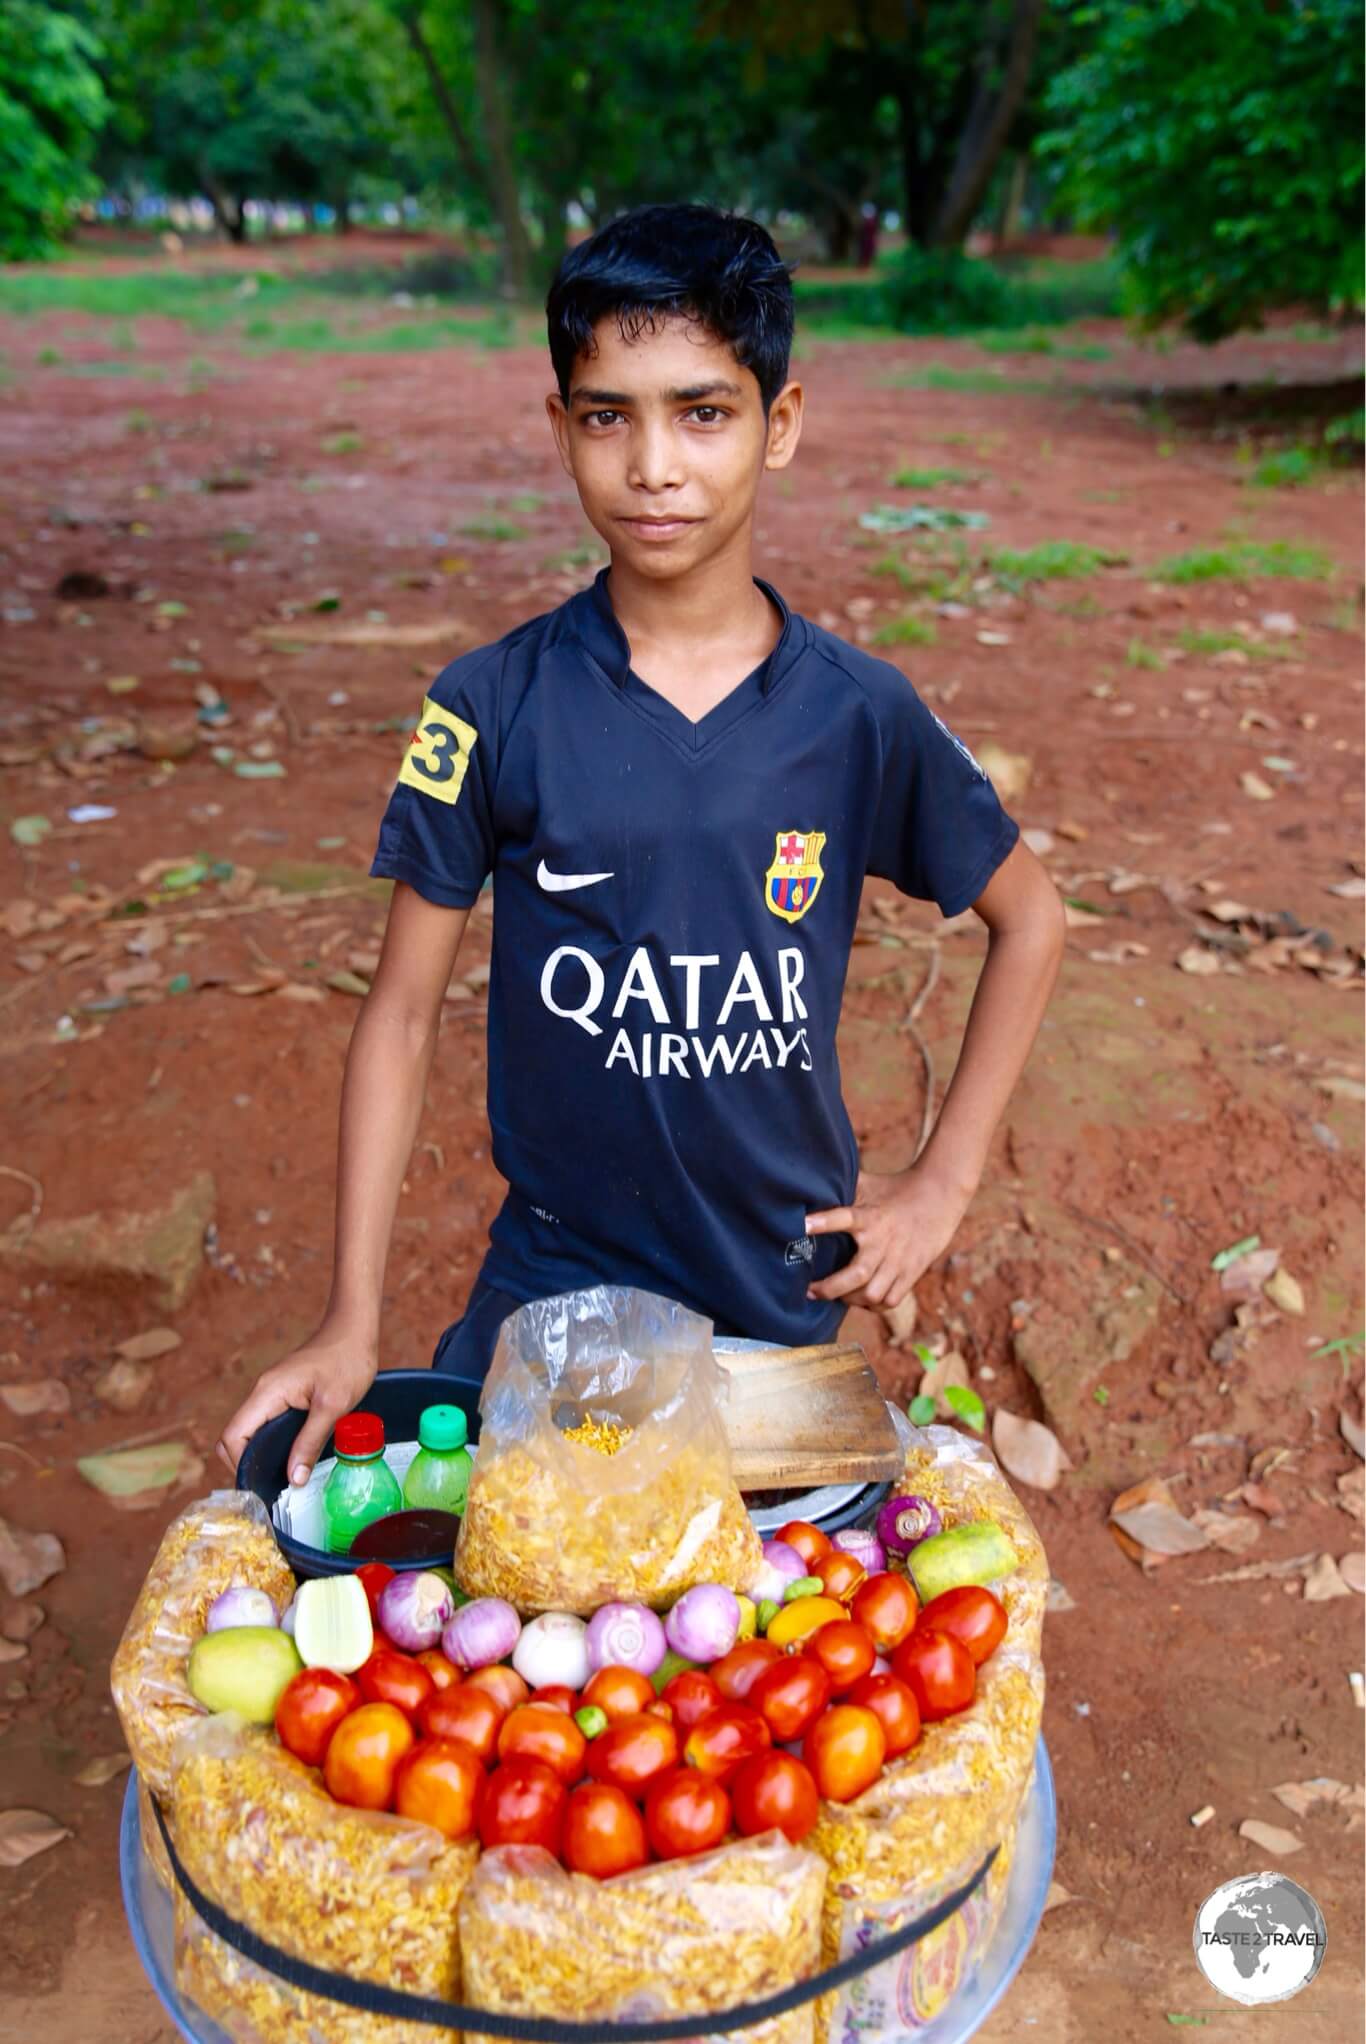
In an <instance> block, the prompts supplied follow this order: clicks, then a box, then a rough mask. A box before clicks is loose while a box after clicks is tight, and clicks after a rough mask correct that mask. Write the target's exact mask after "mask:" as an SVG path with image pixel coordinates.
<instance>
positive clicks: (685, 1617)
mask: <svg viewBox="0 0 1366 2044" xmlns="http://www.w3.org/2000/svg"><path fill="white" fill-rule="evenodd" d="M739 1631H740V1605H739V1600H738V1599H737V1597H736V1595H735V1592H734V1591H733V1590H726V1589H723V1588H722V1586H721V1584H720V1583H697V1584H695V1585H694V1587H693V1588H692V1589H691V1590H685V1591H684V1592H683V1595H682V1596H681V1597H680V1598H679V1600H678V1602H677V1603H676V1604H675V1605H674V1608H673V1610H672V1611H671V1612H670V1613H669V1615H668V1617H667V1618H666V1619H665V1621H664V1637H665V1638H666V1639H667V1641H668V1642H669V1645H670V1646H671V1647H672V1648H673V1650H674V1652H675V1653H676V1654H681V1655H682V1656H683V1658H684V1660H685V1661H698V1662H702V1663H706V1662H709V1661H719V1660H720V1658H721V1656H722V1655H723V1654H728V1653H729V1652H730V1650H731V1648H732V1647H733V1646H734V1645H735V1642H736V1639H737V1637H738V1635H739Z"/></svg>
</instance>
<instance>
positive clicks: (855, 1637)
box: [806, 1618, 877, 1696]
mask: <svg viewBox="0 0 1366 2044" xmlns="http://www.w3.org/2000/svg"><path fill="white" fill-rule="evenodd" d="M806 1651H807V1653H808V1654H810V1656H811V1658H812V1659H813V1660H815V1661H819V1662H820V1664H821V1666H822V1668H824V1670H825V1672H826V1674H827V1675H828V1676H829V1677H830V1687H831V1688H832V1689H833V1690H834V1692H835V1694H836V1696H840V1695H842V1694H843V1692H844V1691H845V1690H846V1689H852V1688H853V1686H854V1684H855V1683H856V1682H861V1681H862V1680H863V1678H864V1676H865V1675H867V1674H869V1673H871V1671H872V1666H873V1663H874V1661H875V1660H876V1659H877V1651H876V1649H875V1647H874V1646H873V1642H872V1641H871V1640H870V1639H869V1637H868V1635H867V1633H866V1632H865V1631H864V1629H863V1627H862V1626H861V1625H856V1624H855V1623H854V1621H853V1619H852V1618H837V1619H835V1620H834V1621H833V1623H832V1624H830V1625H823V1626H822V1627H821V1629H820V1631H819V1632H815V1633H813V1634H812V1635H811V1638H810V1639H809V1640H808V1641H807V1643H806Z"/></svg>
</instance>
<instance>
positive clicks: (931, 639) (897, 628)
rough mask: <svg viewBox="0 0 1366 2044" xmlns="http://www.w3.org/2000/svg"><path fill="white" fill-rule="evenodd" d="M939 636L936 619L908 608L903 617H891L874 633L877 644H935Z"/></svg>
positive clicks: (874, 643) (875, 643)
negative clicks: (918, 614) (920, 615)
mask: <svg viewBox="0 0 1366 2044" xmlns="http://www.w3.org/2000/svg"><path fill="white" fill-rule="evenodd" d="M938 637H939V633H938V631H937V630H936V628H935V622H934V619H933V618H931V617H919V616H917V614H916V612H915V611H913V610H908V611H906V612H905V614H904V615H903V616H901V617H894V618H890V619H889V620H888V621H887V623H886V624H885V625H879V626H878V628H877V630H876V631H875V632H874V633H873V639H872V643H873V645H875V646H933V645H934V644H935V642H936V641H937V639H938Z"/></svg>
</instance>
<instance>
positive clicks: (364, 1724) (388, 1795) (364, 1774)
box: [323, 1703, 415, 1810]
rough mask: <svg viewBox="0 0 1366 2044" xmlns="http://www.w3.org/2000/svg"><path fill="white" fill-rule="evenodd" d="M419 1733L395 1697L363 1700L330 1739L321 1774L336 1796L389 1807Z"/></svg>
mask: <svg viewBox="0 0 1366 2044" xmlns="http://www.w3.org/2000/svg"><path fill="white" fill-rule="evenodd" d="M414 1737H415V1734H414V1732H413V1728H412V1726H411V1725H410V1724H409V1722H408V1720H407V1718H406V1717H405V1716H404V1715H403V1712H402V1711H401V1710H400V1709H399V1708H398V1706H397V1705H396V1704H392V1703H363V1704H361V1705H360V1706H359V1708H358V1709H356V1710H353V1711H352V1712H351V1714H350V1716H349V1717H345V1718H343V1719H342V1721H341V1723H340V1724H339V1725H338V1726H337V1729H336V1731H335V1732H333V1734H332V1737H331V1738H330V1739H329V1740H328V1742H327V1753H326V1756H325V1758H324V1760H323V1780H324V1781H325V1782H326V1784H327V1793H328V1794H329V1795H330V1796H331V1797H332V1799H333V1801H334V1802H338V1803H350V1804H352V1806H353V1807H354V1808H355V1809H357V1810H387V1809H388V1808H389V1805H390V1804H391V1803H392V1802H393V1800H394V1776H395V1774H396V1773H397V1771H398V1763H399V1761H400V1760H401V1759H402V1758H403V1756H404V1754H405V1753H406V1752H407V1751H408V1750H409V1748H410V1747H411V1746H412V1744H413V1741H414Z"/></svg>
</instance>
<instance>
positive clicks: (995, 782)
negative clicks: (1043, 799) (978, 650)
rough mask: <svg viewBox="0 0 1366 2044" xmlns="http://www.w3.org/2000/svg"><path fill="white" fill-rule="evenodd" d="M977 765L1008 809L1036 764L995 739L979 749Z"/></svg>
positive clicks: (1026, 756) (1016, 799)
mask: <svg viewBox="0 0 1366 2044" xmlns="http://www.w3.org/2000/svg"><path fill="white" fill-rule="evenodd" d="M992 643H993V644H994V643H996V642H995V641H993V642H992ZM977 763H978V765H979V766H980V767H981V769H982V771H983V773H985V774H986V775H987V776H988V777H989V779H990V781H991V784H992V786H993V787H994V788H995V790H996V793H997V794H998V795H999V796H1000V798H1001V800H1002V802H1004V804H1005V806H1006V807H1007V809H1009V808H1010V806H1011V804H1012V803H1014V802H1017V801H1018V800H1019V798H1020V797H1021V795H1023V794H1024V792H1025V790H1026V789H1027V788H1028V786H1029V783H1030V781H1031V779H1032V778H1033V774H1034V762H1033V760H1032V759H1031V758H1030V757H1029V754H1028V753H1027V752H1008V751H1007V750H1006V748H1005V746H1004V745H998V744H997V742H996V740H995V739H994V738H988V739H985V740H984V741H983V742H982V743H981V744H980V745H979V746H978V747H977Z"/></svg>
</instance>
